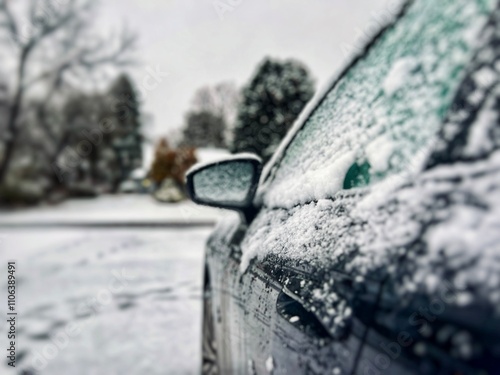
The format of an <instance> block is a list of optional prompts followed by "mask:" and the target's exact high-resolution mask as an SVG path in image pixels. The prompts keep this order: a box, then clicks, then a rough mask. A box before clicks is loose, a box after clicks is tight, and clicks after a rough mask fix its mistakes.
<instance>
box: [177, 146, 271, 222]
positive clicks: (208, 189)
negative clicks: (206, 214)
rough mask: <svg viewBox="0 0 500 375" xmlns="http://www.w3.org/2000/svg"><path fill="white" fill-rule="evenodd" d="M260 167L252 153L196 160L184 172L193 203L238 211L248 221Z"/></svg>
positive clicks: (258, 159) (253, 214)
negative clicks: (214, 160) (222, 158)
mask: <svg viewBox="0 0 500 375" xmlns="http://www.w3.org/2000/svg"><path fill="white" fill-rule="evenodd" d="M261 171H262V162H261V159H260V158H259V157H257V156H255V155H253V154H237V155H234V156H232V157H229V158H227V159H224V160H221V161H218V162H213V163H210V164H204V165H199V164H197V165H195V166H194V167H192V168H191V169H190V170H189V171H188V172H187V174H186V186H187V192H188V194H189V197H190V198H191V200H192V201H193V202H195V203H197V204H202V205H205V206H212V207H219V208H226V209H229V210H235V211H238V212H240V214H241V215H242V216H243V218H244V219H245V221H246V222H247V223H250V222H251V221H252V220H253V218H254V217H255V214H256V212H257V211H256V208H255V207H254V206H253V198H254V195H255V191H256V190H257V185H258V183H259V178H260V174H261Z"/></svg>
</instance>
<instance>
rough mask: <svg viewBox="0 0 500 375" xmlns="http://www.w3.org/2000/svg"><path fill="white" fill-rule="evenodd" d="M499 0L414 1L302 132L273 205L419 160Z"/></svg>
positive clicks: (322, 194) (271, 190)
mask: <svg viewBox="0 0 500 375" xmlns="http://www.w3.org/2000/svg"><path fill="white" fill-rule="evenodd" d="M493 4H494V1H493V0H474V1H471V0H460V1H457V0H442V1H435V0H418V1H416V2H415V3H414V4H413V5H411V7H410V8H409V10H408V11H407V14H406V15H405V16H404V17H403V18H402V19H401V20H399V21H398V22H397V23H396V25H395V26H393V27H392V28H391V29H390V30H388V31H387V32H385V33H384V35H383V36H382V37H381V38H380V40H378V41H377V42H376V43H375V45H374V46H373V47H372V48H371V49H370V50H369V52H368V53H367V55H366V56H365V57H364V58H363V59H361V60H360V61H358V62H357V63H356V64H355V65H354V66H353V67H352V68H351V69H350V70H349V71H348V72H347V74H346V75H345V76H344V77H343V78H342V79H341V80H340V82H339V83H338V84H337V85H336V86H335V88H334V89H333V90H331V92H330V93H328V95H327V96H326V98H325V99H324V101H323V102H322V103H321V105H320V106H319V107H318V108H317V109H316V110H315V112H314V113H313V115H312V116H311V117H310V118H309V119H308V120H307V122H306V123H305V125H304V127H303V129H302V130H301V131H299V132H298V134H297V135H296V137H295V139H294V140H293V141H292V143H291V144H290V145H289V148H288V150H287V151H286V154H285V155H284V157H283V160H282V161H281V164H280V166H279V168H278V169H277V171H276V175H275V176H274V179H272V181H271V182H270V186H268V187H266V188H265V189H266V192H265V194H264V203H265V204H266V205H268V206H282V207H290V206H293V205H295V204H300V203H306V202H309V201H311V200H317V199H322V198H328V197H332V196H333V195H334V194H335V193H336V192H338V191H339V190H341V189H348V188H351V187H357V186H363V185H367V184H369V183H374V182H378V181H381V180H382V179H384V178H386V177H387V176H388V175H393V174H397V173H400V172H403V171H406V170H408V169H409V168H410V167H412V166H413V165H415V158H421V156H422V154H423V153H425V152H426V150H427V149H428V148H429V147H430V144H431V143H432V140H433V139H434V137H435V135H436V133H437V132H438V130H439V128H440V124H442V122H443V119H444V116H445V114H446V113H447V111H448V109H449V106H450V105H451V102H452V100H453V98H454V96H455V94H456V90H457V88H458V86H459V84H460V82H461V80H462V79H463V77H464V66H466V64H467V63H468V62H469V61H470V60H471V58H472V56H473V53H474V43H475V41H476V39H477V36H478V33H479V31H480V30H481V28H482V26H484V24H485V22H486V19H487V15H488V12H489V11H490V10H491V8H492V6H493ZM484 75H485V76H486V74H484ZM485 79H487V77H486V78H485ZM346 176H347V178H346Z"/></svg>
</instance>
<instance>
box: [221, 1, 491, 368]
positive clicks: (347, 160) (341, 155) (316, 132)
mask: <svg viewBox="0 0 500 375" xmlns="http://www.w3.org/2000/svg"><path fill="white" fill-rule="evenodd" d="M496 4H497V2H496V1H493V0H491V1H488V0H486V1H483V0H477V1H468V0H467V1H466V0H460V1H456V0H454V1H451V0H448V1H446V0H444V1H440V2H435V1H432V0H416V1H411V2H408V3H407V4H406V5H405V7H404V8H403V12H402V15H401V17H400V18H398V20H397V22H396V23H395V24H394V25H393V26H390V27H388V28H387V29H386V30H385V31H384V32H382V33H381V34H380V35H378V37H377V38H376V39H375V40H374V41H373V42H372V43H371V44H370V45H369V46H368V48H367V50H366V51H365V53H364V54H363V55H362V56H361V57H359V58H357V59H355V60H354V62H353V63H352V64H351V66H350V67H349V69H347V70H346V71H345V72H344V74H343V75H341V77H340V78H339V79H338V80H337V81H336V82H335V83H334V85H333V87H332V88H331V89H330V90H329V91H328V92H327V94H326V95H325V96H324V97H323V98H322V99H321V100H320V101H319V102H318V103H317V105H316V106H313V107H312V108H313V110H312V111H311V113H310V116H308V118H307V120H306V121H305V123H304V124H299V126H298V130H296V131H295V134H294V135H293V137H292V140H291V142H290V143H288V144H287V145H285V146H284V147H283V151H281V152H279V153H278V154H277V155H276V156H275V158H274V159H273V160H272V162H271V165H270V167H269V168H268V173H267V174H266V175H265V176H264V179H263V181H262V184H261V186H260V189H259V192H258V198H257V200H258V201H259V202H261V203H262V208H261V211H260V213H259V214H258V215H257V217H256V218H255V220H254V221H253V222H252V223H251V225H250V227H249V228H248V230H247V232H246V234H245V236H244V238H243V239H242V241H241V244H240V245H239V246H238V248H239V249H240V250H241V255H238V256H237V258H236V259H237V260H235V261H234V262H233V263H232V264H231V265H228V266H227V269H228V270H229V269H232V270H233V271H227V272H230V273H231V275H233V276H231V288H232V293H233V298H232V299H230V300H229V301H228V304H229V305H231V306H230V307H228V311H231V312H232V314H233V315H234V318H233V319H234V321H235V322H236V323H235V324H234V325H232V326H231V327H230V328H229V330H230V335H229V336H230V337H237V341H238V343H239V344H238V345H236V346H233V347H232V350H233V354H232V355H233V356H234V358H237V363H238V365H237V366H236V367H237V368H239V369H241V368H245V370H244V372H246V373H252V372H254V371H255V372H257V373H266V372H274V373H287V371H288V373H290V372H291V371H292V372H295V373H326V372H330V373H338V374H342V373H353V372H354V373H370V372H366V371H370V369H368V370H366V371H365V369H366V368H361V367H360V363H361V359H363V356H366V358H370V357H369V354H367V352H365V351H364V350H362V347H363V342H365V341H366V340H367V336H368V335H369V334H370V331H369V330H368V327H370V326H371V325H372V324H373V323H374V320H373V319H374V316H375V312H376V311H375V310H376V306H377V304H378V303H380V301H381V298H382V297H383V296H384V293H382V291H381V285H382V284H383V283H385V282H387V280H390V281H392V282H393V283H398V282H399V281H400V280H398V277H399V274H398V272H396V271H397V270H398V268H399V267H401V266H402V264H403V263H404V259H405V255H406V251H407V247H405V246H406V245H407V244H408V243H412V241H416V240H418V235H419V233H418V227H417V226H415V225H413V224H414V221H413V220H411V219H412V217H411V215H412V211H411V209H410V208H411V207H407V208H408V210H406V211H401V212H400V214H401V215H399V216H398V217H397V221H392V220H391V219H392V218H393V216H391V212H392V210H394V209H395V208H394V207H392V206H391V204H390V202H388V204H387V206H385V207H384V208H383V209H379V208H378V205H379V203H380V202H381V201H383V200H384V199H385V198H386V197H387V195H388V194H389V193H390V192H391V191H392V190H393V189H394V188H395V187H398V186H403V185H404V184H406V183H408V181H409V180H411V179H412V178H413V176H414V174H415V173H417V172H418V171H419V168H421V166H422V165H421V164H422V160H424V159H425V157H427V155H428V152H429V150H430V149H431V148H432V147H433V146H434V142H435V141H436V137H437V134H438V133H439V131H440V129H441V125H442V123H443V120H444V118H445V115H446V113H447V112H448V110H449V108H450V106H451V105H452V103H453V100H454V97H455V94H456V92H457V90H458V89H459V85H460V83H461V82H462V80H463V79H464V77H465V75H466V67H467V66H468V64H469V63H470V61H471V60H472V58H473V56H474V53H475V51H476V48H475V43H476V40H477V39H478V38H479V35H480V32H481V29H482V28H483V27H484V25H485V24H486V22H487V21H488V17H489V16H490V15H491V13H492V12H493V9H495V6H496ZM375 187H376V188H375ZM410 203H411V202H410ZM405 215H406V216H405ZM240 250H238V253H239V252H240ZM240 256H241V259H239V258H240ZM236 270H238V272H239V274H237V273H236ZM237 275H238V276H237ZM375 358H376V356H375ZM233 363H235V362H234V361H233ZM375 370H376V368H375ZM363 371H365V372H363Z"/></svg>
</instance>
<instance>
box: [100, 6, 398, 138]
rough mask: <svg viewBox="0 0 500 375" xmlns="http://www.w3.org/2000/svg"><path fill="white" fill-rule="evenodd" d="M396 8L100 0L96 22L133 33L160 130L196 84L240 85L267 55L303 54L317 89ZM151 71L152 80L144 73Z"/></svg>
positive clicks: (176, 118) (178, 120)
mask: <svg viewBox="0 0 500 375" xmlns="http://www.w3.org/2000/svg"><path fill="white" fill-rule="evenodd" d="M396 2H397V1H396ZM232 4H235V5H232ZM394 9H396V7H395V1H394V0H220V1H213V0H163V1H162V0H104V1H102V7H101V8H100V12H99V15H100V16H99V21H98V22H100V24H101V25H102V27H103V28H117V27H118V25H120V24H121V23H126V24H127V25H128V27H129V28H130V29H132V30H135V31H136V32H137V34H138V35H139V42H138V49H137V53H136V56H137V57H138V58H139V59H140V60H141V62H142V64H141V65H140V66H138V67H137V68H136V69H135V70H134V71H133V72H132V74H133V77H134V78H135V81H136V84H138V85H139V86H142V87H143V89H144V91H145V92H146V97H145V100H144V107H143V110H144V111H145V112H147V113H149V114H150V115H152V118H153V128H152V133H154V134H155V135H160V134H165V133H168V131H169V130H171V129H173V128H176V127H179V126H181V125H182V121H183V114H184V112H185V111H186V110H187V109H188V107H189V104H190V100H191V98H192V95H193V93H194V91H195V90H196V89H197V88H198V87H200V86H203V85H206V84H215V83H218V82H220V81H234V82H235V83H236V84H237V85H238V86H241V85H242V84H244V83H245V82H246V81H247V80H248V79H249V78H250V76H251V75H252V73H253V71H254V70H255V68H256V66H257V64H258V63H259V62H260V61H261V60H262V59H263V58H264V57H265V56H273V57H279V58H289V57H293V58H296V59H299V60H301V61H302V62H304V63H305V64H306V65H307V66H308V67H309V68H310V71H311V73H312V75H313V76H314V77H315V78H316V82H317V86H320V87H321V85H322V84H324V82H325V81H327V80H328V79H329V78H330V77H332V76H333V74H334V73H335V72H336V71H337V70H338V69H339V67H340V66H341V65H342V63H343V62H344V61H345V53H344V51H346V50H348V49H349V48H352V47H354V48H359V46H360V45H361V44H360V43H361V42H359V39H363V38H364V39H366V36H364V35H365V34H370V33H371V32H372V31H371V30H373V28H376V27H377V24H378V23H380V22H379V21H380V20H381V19H383V18H384V17H386V16H387V14H389V12H394ZM151 70H153V71H158V70H159V72H157V74H156V76H157V81H154V80H153V78H145V77H147V76H148V75H151V74H150V73H148V72H150V71H151ZM166 73H168V76H167V75H166ZM145 79H146V81H145V82H146V83H145V84H144V80H145Z"/></svg>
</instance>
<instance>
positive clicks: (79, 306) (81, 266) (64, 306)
mask: <svg viewBox="0 0 500 375" xmlns="http://www.w3.org/2000/svg"><path fill="white" fill-rule="evenodd" d="M210 231H211V229H210V228H209V227H206V228H189V227H186V228H161V227H155V228H137V227H135V228H112V229H109V228H107V229H99V228H92V227H85V228H73V227H72V228H66V229H60V228H44V229H42V228H38V229H37V228H15V229H13V228H10V229H6V228H3V229H0V239H1V244H0V249H1V250H0V259H1V263H0V267H1V268H0V277H1V279H0V285H2V288H1V294H0V305H2V308H1V309H0V313H1V314H2V316H0V343H1V346H0V347H1V349H2V352H5V350H6V348H7V347H8V346H7V343H8V339H7V322H6V320H7V318H6V316H7V315H6V309H7V295H6V289H7V288H6V283H7V261H8V260H16V262H17V282H18V285H17V301H18V302H17V310H18V317H17V319H18V320H17V337H16V345H17V366H16V369H15V370H13V369H11V368H10V367H8V366H7V363H6V358H5V356H2V357H3V359H2V363H1V365H0V373H2V374H25V375H27V374H32V373H37V374H50V375H59V374H61V375H67V374H72V375H80V374H81V375H94V374H95V375H100V374H103V375H112V374H120V375H121V374H130V375H134V374H193V373H197V372H198V371H199V358H200V328H201V284H202V270H203V248H204V242H205V241H206V238H207V236H208V235H209V233H210ZM2 301H3V302H2ZM34 370H36V371H34Z"/></svg>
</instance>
